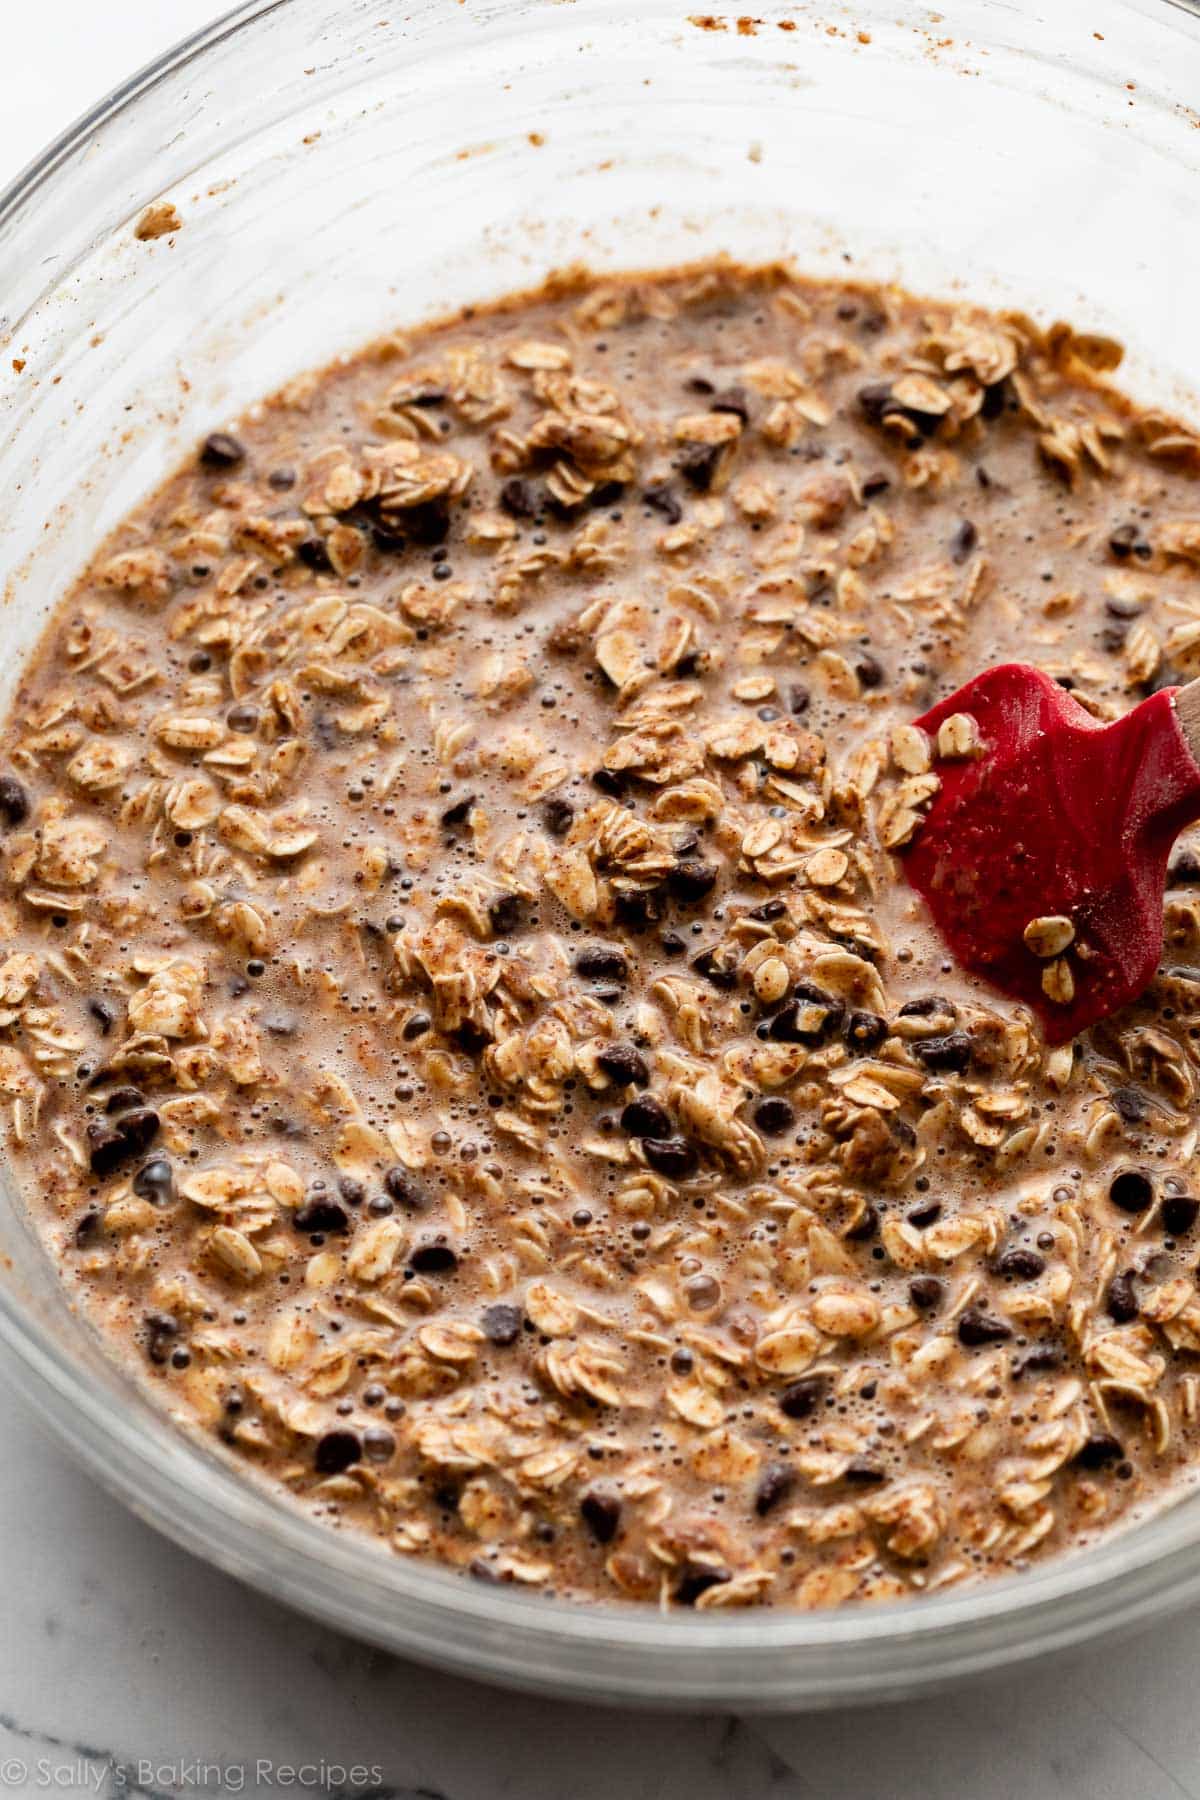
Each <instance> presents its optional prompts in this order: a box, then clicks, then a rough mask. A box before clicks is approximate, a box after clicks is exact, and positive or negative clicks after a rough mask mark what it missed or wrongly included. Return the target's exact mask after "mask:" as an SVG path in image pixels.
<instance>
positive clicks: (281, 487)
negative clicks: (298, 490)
mask: <svg viewBox="0 0 1200 1800" xmlns="http://www.w3.org/2000/svg"><path fill="white" fill-rule="evenodd" d="M295 485H296V471H295V469H272V470H271V473H270V474H269V475H268V476H267V486H268V487H273V488H274V489H275V492H276V493H277V494H286V493H287V491H288V489H289V488H294V487H295Z"/></svg>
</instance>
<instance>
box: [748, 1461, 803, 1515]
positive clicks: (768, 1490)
mask: <svg viewBox="0 0 1200 1800" xmlns="http://www.w3.org/2000/svg"><path fill="white" fill-rule="evenodd" d="M795 1485H796V1471H795V1470H794V1469H789V1468H788V1466H787V1464H786V1463H771V1464H770V1465H769V1467H768V1468H767V1469H766V1470H765V1471H764V1473H763V1477H762V1480H761V1481H760V1482H759V1484H758V1486H757V1488H756V1489H755V1490H754V1510H755V1512H756V1513H757V1514H758V1516H759V1518H760V1519H765V1518H766V1516H767V1514H768V1513H769V1512H771V1511H772V1509H773V1508H774V1507H776V1506H778V1505H779V1502H780V1501H781V1500H786V1498H787V1496H788V1495H789V1494H790V1493H791V1491H792V1489H793V1488H794V1487H795Z"/></svg>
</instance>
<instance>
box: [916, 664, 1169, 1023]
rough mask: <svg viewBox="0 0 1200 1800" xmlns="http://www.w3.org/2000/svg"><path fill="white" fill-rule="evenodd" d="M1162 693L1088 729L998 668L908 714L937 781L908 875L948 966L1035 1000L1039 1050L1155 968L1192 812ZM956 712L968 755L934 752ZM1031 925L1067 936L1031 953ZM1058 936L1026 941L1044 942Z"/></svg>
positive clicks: (1065, 707) (1041, 679) (1072, 708)
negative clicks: (914, 715)
mask: <svg viewBox="0 0 1200 1800" xmlns="http://www.w3.org/2000/svg"><path fill="white" fill-rule="evenodd" d="M1174 691H1175V690H1174V689H1164V690H1163V691H1162V692H1161V693H1158V694H1155V695H1153V696H1152V698H1151V699H1149V700H1146V701H1144V702H1143V703H1142V704H1141V705H1140V706H1138V707H1136V708H1135V709H1134V710H1133V711H1132V712H1130V713H1127V714H1126V715H1125V717H1124V718H1122V719H1119V720H1117V721H1116V722H1115V723H1114V724H1110V725H1101V724H1099V723H1098V722H1097V721H1096V720H1095V719H1094V718H1092V716H1091V714H1090V713H1088V712H1086V711H1085V710H1084V708H1083V707H1082V706H1080V705H1079V704H1078V702H1077V701H1075V700H1073V699H1072V698H1071V696H1070V694H1069V693H1067V692H1066V691H1065V690H1064V689H1063V688H1061V687H1059V686H1058V684H1057V682H1054V681H1052V680H1051V679H1050V677H1049V676H1047V675H1044V674H1043V673H1042V672H1041V671H1040V670H1038V669H1032V668H1027V667H1025V666H1024V665H1022V664H1020V663H1005V664H1002V665H1001V666H999V667H997V668H994V669H988V670H987V671H986V672H985V673H984V674H982V675H979V676H977V677H976V678H975V680H973V681H970V682H968V683H967V685H966V686H965V687H963V688H960V689H959V690H958V692H957V693H955V694H952V695H951V696H950V697H949V699H947V700H943V701H941V702H939V704H938V705H937V706H935V707H933V708H932V709H931V710H930V711H929V712H927V713H926V714H925V715H924V716H923V717H922V718H920V719H918V720H917V721H916V723H917V724H918V725H919V726H920V728H921V729H922V730H923V731H925V732H927V733H928V734H929V736H930V737H931V738H932V739H933V740H934V764H933V767H934V772H935V773H936V774H937V775H938V776H939V778H940V780H941V787H940V789H939V791H938V793H937V794H936V796H935V797H934V800H933V802H932V804H931V805H930V807H929V810H928V813H927V815H926V817H925V821H924V823H923V825H922V826H921V827H920V829H919V830H918V831H917V833H916V835H915V837H914V839H913V841H912V843H911V844H910V846H909V847H908V848H907V849H906V850H905V851H904V852H903V855H904V866H905V872H906V874H907V876H908V879H909V881H910V882H911V883H912V885H913V886H914V887H915V888H916V889H917V891H918V892H919V893H920V894H921V895H922V896H923V897H924V899H925V901H926V903H927V904H928V906H929V909H930V911H931V913H932V914H933V917H934V920H935V922H936V924H937V926H938V929H939V931H940V932H941V934H942V936H943V938H944V939H945V940H946V942H947V944H948V945H949V946H950V948H951V950H952V951H953V953H954V955H955V957H956V958H957V960H958V961H959V962H960V963H961V964H962V965H963V966H964V967H965V968H967V969H970V970H972V971H973V972H974V973H976V974H978V975H982V976H984V977H986V979H987V980H988V981H990V982H992V983H994V985H995V986H997V987H999V988H1002V989H1004V991H1005V992H1006V993H1009V994H1011V995H1013V996H1014V997H1015V998H1016V999H1019V1000H1023V1001H1024V1002H1025V1003H1026V1004H1027V1005H1029V1006H1030V1007H1032V1008H1033V1010H1034V1011H1035V1012H1036V1013H1037V1014H1038V1015H1039V1016H1040V1017H1041V1019H1042V1021H1043V1023H1044V1026H1045V1035H1046V1037H1047V1039H1048V1040H1049V1041H1050V1042H1051V1043H1061V1042H1063V1041H1064V1040H1066V1039H1067V1038H1070V1037H1073V1036H1074V1035H1075V1034H1076V1033H1077V1032H1079V1031H1082V1030H1083V1029H1084V1028H1085V1027H1086V1026H1088V1025H1091V1024H1093V1023H1094V1022H1095V1021H1096V1020H1097V1019H1101V1018H1104V1017H1106V1016H1107V1015H1108V1014H1109V1013H1112V1012H1115V1011H1116V1009H1117V1008H1118V1007H1120V1006H1122V1005H1124V1004H1125V1003H1126V1002H1127V1001H1129V1000H1133V999H1135V998H1136V997H1137V996H1138V995H1139V994H1140V993H1141V992H1142V991H1143V990H1144V989H1145V987H1146V986H1147V984H1148V983H1149V981H1150V980H1151V978H1152V976H1153V975H1154V972H1155V970H1156V969H1157V967H1158V963H1159V958H1160V956H1161V955H1162V934H1163V924H1162V914H1163V887H1164V884H1165V881H1166V870H1167V857H1168V855H1169V853H1170V849H1171V845H1172V843H1173V841H1174V839H1175V837H1176V836H1177V834H1178V833H1179V831H1181V830H1182V828H1183V826H1184V825H1186V824H1188V823H1189V822H1190V821H1191V820H1193V819H1195V818H1196V817H1198V816H1200V769H1198V768H1197V766H1196V762H1195V760H1194V758H1193V757H1192V753H1191V751H1190V750H1189V749H1188V745H1187V741H1186V739H1185V738H1184V736H1183V733H1182V731H1181V729H1180V726H1179V721H1178V719H1177V717H1176V714H1175V709H1174V705H1173V695H1174ZM956 713H966V714H968V715H969V716H970V717H971V718H973V719H974V720H975V721H976V724H977V725H978V734H979V739H980V746H979V753H978V754H977V755H975V756H972V757H968V758H963V759H950V758H945V757H942V756H939V755H938V749H937V740H938V728H939V727H940V726H941V725H942V723H943V722H944V721H945V720H947V719H949V718H950V717H951V716H952V715H954V714H956ZM1035 920H1068V921H1069V922H1070V926H1071V930H1072V932H1073V937H1072V939H1071V941H1070V943H1069V945H1068V946H1066V947H1065V948H1063V949H1061V950H1060V951H1059V952H1058V954H1057V955H1055V954H1044V955H1039V954H1037V951H1036V950H1035V949H1034V948H1031V946H1030V942H1028V941H1027V939H1026V932H1027V928H1029V927H1030V926H1031V925H1032V923H1033V921H1035ZM1062 935H1063V928H1062V927H1061V926H1060V927H1058V928H1057V936H1059V937H1061V936H1062ZM1055 936H1056V932H1055V931H1054V930H1050V931H1038V930H1036V929H1035V930H1034V931H1033V932H1031V934H1030V938H1031V940H1032V941H1033V942H1036V943H1039V944H1041V945H1042V947H1043V948H1044V942H1043V940H1046V941H1049V942H1051V943H1053V942H1054V940H1055ZM1059 965H1065V972H1064V967H1063V966H1059ZM1047 971H1051V972H1050V973H1049V974H1047ZM1047 989H1049V990H1050V992H1048V991H1047ZM1054 992H1056V993H1057V994H1058V995H1059V997H1058V998H1051V993H1054Z"/></svg>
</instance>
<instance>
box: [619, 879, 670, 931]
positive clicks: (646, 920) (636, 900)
mask: <svg viewBox="0 0 1200 1800" xmlns="http://www.w3.org/2000/svg"><path fill="white" fill-rule="evenodd" d="M616 909H617V923H618V924H619V925H623V926H624V927H625V929H626V930H627V931H646V930H648V929H649V927H650V926H651V925H657V923H658V922H659V920H660V919H661V918H662V917H663V916H664V914H665V912H666V910H667V909H666V903H665V901H664V899H663V890H662V889H661V888H639V889H637V890H636V891H635V892H632V893H628V894H617V895H616Z"/></svg>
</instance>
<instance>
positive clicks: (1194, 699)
mask: <svg viewBox="0 0 1200 1800" xmlns="http://www.w3.org/2000/svg"><path fill="white" fill-rule="evenodd" d="M1175 716H1176V718H1177V719H1178V720H1179V728H1180V730H1181V731H1182V732H1183V735H1184V737H1185V738H1186V739H1187V742H1188V749H1189V750H1190V751H1191V753H1192V755H1193V756H1194V757H1195V759H1196V761H1197V763H1198V764H1200V681H1189V682H1188V684H1187V686H1186V687H1181V688H1180V690H1179V692H1178V693H1177V694H1176V696H1175Z"/></svg>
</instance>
